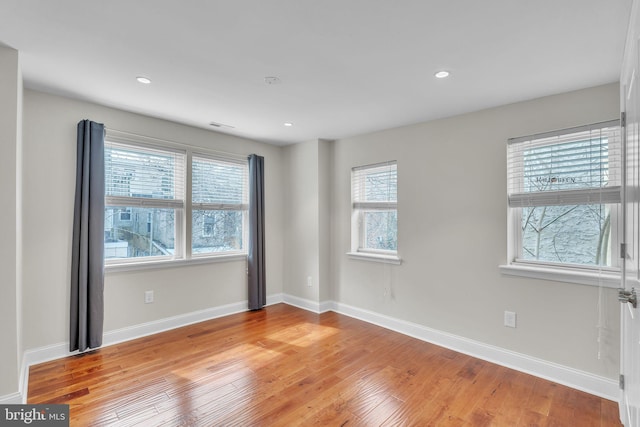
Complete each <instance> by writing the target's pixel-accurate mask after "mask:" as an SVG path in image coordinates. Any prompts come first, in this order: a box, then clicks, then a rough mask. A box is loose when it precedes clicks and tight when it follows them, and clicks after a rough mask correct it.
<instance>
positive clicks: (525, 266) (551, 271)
mask: <svg viewBox="0 0 640 427" xmlns="http://www.w3.org/2000/svg"><path fill="white" fill-rule="evenodd" d="M499 268H500V272H501V273H502V274H504V275H507V276H518V277H527V278H531V279H542V280H551V281H555V282H565V283H577V284H580V285H589V286H602V287H605V288H614V289H615V288H619V287H620V282H621V276H620V271H619V270H616V269H611V270H598V269H595V268H594V269H586V268H570V267H560V266H554V267H550V266H543V265H534V264H530V263H525V262H518V263H512V264H504V265H500V266H499Z"/></svg>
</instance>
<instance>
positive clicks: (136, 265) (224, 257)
mask: <svg viewBox="0 0 640 427" xmlns="http://www.w3.org/2000/svg"><path fill="white" fill-rule="evenodd" d="M150 258H151V257H147V258H145V260H144V261H140V260H137V261H130V260H126V259H122V258H121V259H118V261H119V262H114V263H109V264H106V263H105V266H104V271H105V273H121V272H125V271H139V270H155V269H158V268H173V267H184V266H188V265H198V264H213V263H218V262H235V261H246V260H247V254H243V253H233V254H230V253H227V252H225V253H223V254H221V255H213V256H212V255H195V256H194V257H193V258H189V259H186V258H182V259H175V258H166V257H162V259H158V258H159V257H153V258H154V259H150Z"/></svg>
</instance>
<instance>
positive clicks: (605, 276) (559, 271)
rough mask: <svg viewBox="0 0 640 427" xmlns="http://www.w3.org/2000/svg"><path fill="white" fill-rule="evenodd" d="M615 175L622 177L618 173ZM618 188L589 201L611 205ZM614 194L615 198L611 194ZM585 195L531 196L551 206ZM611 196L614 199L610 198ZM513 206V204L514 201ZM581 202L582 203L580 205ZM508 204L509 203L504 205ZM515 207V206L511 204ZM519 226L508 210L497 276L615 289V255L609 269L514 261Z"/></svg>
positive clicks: (617, 266)
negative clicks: (504, 256)
mask: <svg viewBox="0 0 640 427" xmlns="http://www.w3.org/2000/svg"><path fill="white" fill-rule="evenodd" d="M614 125H619V121H618V120H611V121H608V122H602V123H596V124H594V125H586V126H580V127H575V128H569V129H564V130H560V131H552V132H546V133H542V134H537V135H531V136H527V137H520V138H513V139H512V140H511V141H517V140H525V139H538V138H546V137H551V136H554V135H562V134H570V133H574V132H578V131H582V130H586V129H589V128H594V127H598V126H599V127H607V126H614ZM619 173H622V172H621V171H619ZM620 191H621V187H620V186H613V187H609V188H603V189H602V191H601V193H602V196H601V197H602V198H601V199H595V200H593V203H605V204H606V203H611V202H612V201H613V200H614V199H616V198H617V197H619V196H620ZM616 192H617V193H618V194H617V195H616V194H615V193H616ZM588 193H589V191H588V190H587V191H584V190H582V191H581V190H578V191H565V192H563V191H559V192H555V194H554V193H551V192H549V194H547V195H544V194H542V195H538V196H534V197H536V198H539V199H540V201H542V203H543V204H554V202H553V200H554V199H558V200H559V199H562V198H564V197H574V198H576V200H577V199H583V198H585V197H590V196H588V195H587V196H585V194H588ZM614 196H615V197H614ZM516 202H517V200H516ZM583 202H584V201H583ZM508 204H509V203H508ZM515 204H517V203H515ZM614 204H617V205H618V207H617V210H621V209H623V207H622V204H621V203H614ZM619 216H620V214H618V215H612V218H611V221H612V222H611V228H612V229H613V230H618V229H619V227H618V224H617V222H618V220H619ZM520 222H521V211H520V210H519V209H514V208H511V207H508V212H507V228H508V232H507V239H508V246H507V259H508V260H509V261H508V264H503V265H500V266H499V269H500V272H501V273H502V274H504V275H508V276H517V277H526V278H532V279H541V280H550V281H556V282H564V283H576V284H581V285H588V286H598V287H600V286H601V287H606V288H619V287H620V284H621V280H622V278H621V271H620V260H619V259H618V258H617V255H616V254H615V253H612V261H613V263H614V266H613V267H598V266H593V267H591V266H581V265H571V264H560V263H558V264H556V263H550V262H542V261H540V262H539V261H530V260H521V259H518V248H517V245H518V244H519V242H521V241H522V230H521V227H520ZM619 238H620V236H619V234H618V233H615V234H614V235H613V236H612V242H611V247H612V251H615V250H616V249H617V247H618V242H619Z"/></svg>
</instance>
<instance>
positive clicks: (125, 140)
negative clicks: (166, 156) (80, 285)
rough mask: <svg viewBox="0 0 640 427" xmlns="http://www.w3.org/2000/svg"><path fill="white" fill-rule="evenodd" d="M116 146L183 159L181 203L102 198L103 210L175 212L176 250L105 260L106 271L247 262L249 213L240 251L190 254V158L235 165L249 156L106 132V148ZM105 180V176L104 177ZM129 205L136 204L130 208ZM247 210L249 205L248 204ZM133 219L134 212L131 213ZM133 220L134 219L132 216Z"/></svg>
mask: <svg viewBox="0 0 640 427" xmlns="http://www.w3.org/2000/svg"><path fill="white" fill-rule="evenodd" d="M108 144H115V145H118V146H123V147H130V148H132V149H136V148H140V149H143V150H144V149H151V150H156V151H160V152H168V153H179V154H180V155H181V156H183V157H182V159H183V165H182V175H183V176H182V179H181V183H180V189H179V190H176V191H179V192H180V193H181V195H182V199H181V200H171V199H170V200H163V199H148V198H136V197H127V196H105V208H109V207H114V208H118V207H119V208H128V207H138V206H140V207H156V208H168V209H174V211H175V219H174V228H175V230H174V238H175V249H174V253H173V255H171V256H145V257H131V258H109V259H108V258H105V259H104V266H105V271H106V272H121V271H135V270H146V269H155V268H164V267H175V266H183V265H191V264H205V263H217V262H227V261H238V260H246V258H247V254H248V252H247V246H248V245H247V243H246V242H247V240H246V239H247V236H248V234H247V233H248V231H247V229H248V214H247V213H246V212H245V213H244V215H243V224H242V227H243V249H242V250H241V251H222V252H211V253H205V254H193V253H192V250H191V249H192V248H191V244H192V242H191V240H192V239H191V234H192V232H193V230H192V202H191V198H192V193H191V189H192V186H191V183H192V161H193V157H194V156H196V157H204V158H213V159H215V158H228V159H234V160H235V161H236V162H237V163H240V162H242V161H246V162H247V170H248V160H247V159H248V155H242V154H232V153H222V152H218V151H214V150H207V149H206V148H203V147H196V146H191V145H188V144H183V143H178V142H174V141H167V140H162V139H158V138H152V137H146V136H141V135H136V134H130V133H128V132H123V131H117V130H113V129H107V131H106V136H105V146H107V145H108ZM105 178H106V177H105ZM243 185H244V186H245V188H243V191H244V192H247V193H248V191H249V188H248V180H247V181H245V182H244V183H243ZM131 202H134V203H135V204H139V205H135V204H134V206H131ZM247 211H248V205H247ZM132 216H133V213H132ZM132 221H133V217H132Z"/></svg>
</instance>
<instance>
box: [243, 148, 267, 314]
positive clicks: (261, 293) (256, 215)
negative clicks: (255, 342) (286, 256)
mask: <svg viewBox="0 0 640 427" xmlns="http://www.w3.org/2000/svg"><path fill="white" fill-rule="evenodd" d="M248 262H249V269H248V273H249V310H259V309H261V308H262V307H264V306H265V305H266V304H267V295H266V294H267V291H266V281H265V254H264V157H261V156H257V155H255V154H252V155H250V156H249V261H248Z"/></svg>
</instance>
